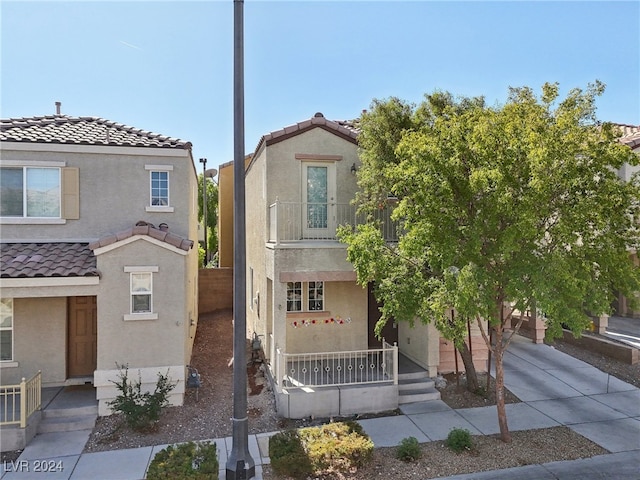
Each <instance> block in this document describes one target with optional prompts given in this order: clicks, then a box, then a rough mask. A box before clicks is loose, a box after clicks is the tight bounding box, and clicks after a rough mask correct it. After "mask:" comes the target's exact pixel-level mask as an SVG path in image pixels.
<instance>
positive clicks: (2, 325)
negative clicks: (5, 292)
mask: <svg viewBox="0 0 640 480" xmlns="http://www.w3.org/2000/svg"><path fill="white" fill-rule="evenodd" d="M12 360H13V299H12V298H3V299H2V300H0V361H2V362H10V361H12Z"/></svg>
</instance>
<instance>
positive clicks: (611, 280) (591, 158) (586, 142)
mask: <svg viewBox="0 0 640 480" xmlns="http://www.w3.org/2000/svg"><path fill="white" fill-rule="evenodd" d="M603 91H604V86H603V85H602V84H601V83H599V82H596V83H595V84H593V85H589V88H588V89H587V90H586V91H583V90H581V89H574V90H572V91H570V92H569V94H568V96H567V98H566V99H564V100H562V101H558V97H559V95H558V85H557V84H545V85H544V86H543V88H542V95H541V97H540V98H537V97H536V96H535V95H534V93H533V91H532V90H531V89H529V88H517V89H511V90H510V94H509V98H508V101H507V102H506V104H504V105H503V106H496V107H486V106H485V105H484V102H482V101H480V100H464V101H462V102H452V101H451V99H452V97H451V95H450V94H448V93H444V94H443V93H439V92H436V93H435V94H433V95H427V96H426V100H425V102H423V104H422V105H420V107H419V108H418V109H415V110H413V109H410V113H411V115H410V119H411V122H408V126H404V127H402V128H398V127H397V124H395V123H392V124H391V125H392V128H389V126H387V125H384V124H380V122H377V121H376V118H375V106H376V105H377V104H376V103H375V102H374V112H373V113H372V114H368V113H365V114H364V115H363V117H362V119H361V128H362V131H363V133H365V134H366V135H377V137H378V138H382V139H386V138H393V141H390V143H391V144H392V143H393V142H395V141H396V140H397V138H398V137H399V138H400V140H399V141H398V142H397V146H396V147H395V149H391V148H388V149H387V150H388V152H392V153H388V155H390V157H389V158H388V159H386V160H385V159H382V160H381V159H380V158H375V159H371V158H370V156H369V155H371V156H373V157H375V156H376V149H373V150H372V151H371V152H368V150H367V148H368V144H367V143H366V142H365V143H364V144H361V145H362V147H363V149H364V151H363V154H362V161H363V166H362V168H361V169H360V172H359V175H360V177H359V182H360V186H361V188H362V192H361V194H360V195H359V197H358V200H359V202H360V203H361V204H362V205H363V208H364V209H366V208H371V205H372V201H373V202H374V205H375V204H376V203H377V202H381V201H382V202H383V201H386V200H385V198H383V197H382V196H381V195H383V192H384V191H385V190H386V191H388V192H391V193H392V194H393V195H395V196H396V197H397V198H398V206H397V208H396V209H395V210H394V212H393V218H394V219H395V220H397V221H398V222H400V225H401V227H402V230H401V231H402V232H403V233H402V235H401V238H400V240H399V242H398V244H397V246H391V245H387V244H386V243H385V242H384V240H383V239H382V237H381V234H380V232H379V229H378V228H377V226H376V225H375V224H374V223H372V222H371V223H369V224H366V225H363V226H360V227H358V228H357V229H356V230H355V231H349V230H347V229H343V230H342V231H341V238H342V239H343V241H345V242H346V243H347V244H348V250H347V251H348V258H349V261H351V262H352V263H353V264H354V267H355V269H356V272H357V275H358V281H359V282H360V283H366V282H368V281H371V280H375V281H376V284H377V285H378V295H379V297H380V298H379V300H382V301H383V302H384V306H383V309H382V313H383V318H390V316H393V317H394V318H396V319H398V320H408V321H410V322H412V321H414V319H415V318H420V319H421V320H422V321H425V322H428V321H434V322H435V325H436V327H437V328H438V329H439V330H440V331H441V332H442V333H443V335H444V336H445V337H448V338H460V336H461V334H462V332H463V330H464V328H465V327H466V320H467V319H475V320H476V322H477V324H478V327H479V329H480V331H481V333H482V336H483V338H484V340H485V342H486V344H487V347H488V348H489V349H490V350H491V352H492V353H493V357H494V358H495V363H496V382H495V383H496V385H495V388H496V403H497V410H498V421H499V425H500V433H501V438H502V440H503V441H505V442H508V441H510V440H511V435H510V433H509V429H508V425H507V417H506V412H505V399H504V368H503V357H504V353H505V351H506V349H507V348H508V346H509V343H510V342H511V339H512V338H513V335H514V334H515V333H517V332H518V330H519V328H520V325H521V323H522V318H521V319H520V321H519V322H518V323H517V324H516V326H515V327H514V329H513V331H512V332H511V333H509V332H508V328H509V327H510V326H511V320H512V315H513V313H514V312H515V311H521V312H522V311H526V310H529V309H530V308H531V307H532V306H534V305H535V306H536V309H537V311H538V312H540V313H542V314H543V316H544V318H545V320H546V326H547V335H548V336H550V337H555V336H559V335H560V334H561V332H562V324H565V325H567V326H568V327H569V328H570V329H571V330H572V331H573V332H574V334H576V335H579V334H580V332H581V331H582V330H583V329H584V328H585V327H587V325H589V323H590V318H589V314H596V315H598V314H602V313H605V312H608V311H609V310H610V305H611V302H612V300H613V298H614V296H613V290H614V289H617V290H619V291H620V292H622V293H623V294H626V295H628V296H631V293H632V292H634V291H637V290H639V289H640V271H639V270H638V269H637V268H634V266H633V263H632V261H631V259H630V256H629V249H632V248H637V245H638V243H640V236H639V231H638V224H639V223H638V222H639V220H640V200H639V199H640V184H639V181H638V178H637V177H635V178H634V179H633V180H632V181H631V182H629V183H625V182H623V181H622V180H621V179H620V178H619V177H618V176H617V174H616V172H617V170H618V169H620V167H622V165H623V164H624V163H625V162H627V163H629V164H631V165H637V164H638V158H637V157H636V156H635V155H633V153H632V152H631V150H630V149H629V148H628V147H626V146H623V145H621V144H620V143H619V142H617V140H616V135H617V134H616V131H615V129H614V128H613V127H612V126H611V125H608V124H604V125H600V124H599V123H597V122H596V119H595V99H596V97H597V96H599V95H601V94H602V92H603ZM389 103H392V104H395V103H397V100H391V101H389ZM370 115H371V116H370ZM402 118H404V117H402ZM370 122H371V125H369V123H370ZM376 129H377V130H376ZM366 138H367V137H366V136H365V139H366ZM370 160H371V161H370ZM378 170H379V171H378ZM374 177H377V178H379V179H380V182H384V185H383V186H380V185H379V184H378V183H377V182H376V180H375V178H374ZM451 308H454V309H455V311H456V312H457V313H458V315H457V316H456V318H457V319H459V321H454V322H451V321H450V319H449V318H448V317H447V315H446V313H447V312H448V311H449V309H451ZM485 321H486V322H488V325H489V328H490V329H492V330H493V332H494V333H495V337H494V342H491V341H490V338H489V337H490V335H489V332H487V329H486V328H485V323H484V322H485Z"/></svg>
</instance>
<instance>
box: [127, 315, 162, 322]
mask: <svg viewBox="0 0 640 480" xmlns="http://www.w3.org/2000/svg"><path fill="white" fill-rule="evenodd" d="M157 319H158V314H157V313H127V314H125V316H124V321H125V322H131V321H136V320H157Z"/></svg>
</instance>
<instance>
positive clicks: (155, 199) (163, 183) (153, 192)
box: [144, 165, 173, 212]
mask: <svg viewBox="0 0 640 480" xmlns="http://www.w3.org/2000/svg"><path fill="white" fill-rule="evenodd" d="M144 168H145V169H146V170H148V171H149V206H147V209H146V210H147V212H173V207H171V206H170V205H171V202H170V189H169V173H170V172H171V171H172V170H173V165H145V167H144Z"/></svg>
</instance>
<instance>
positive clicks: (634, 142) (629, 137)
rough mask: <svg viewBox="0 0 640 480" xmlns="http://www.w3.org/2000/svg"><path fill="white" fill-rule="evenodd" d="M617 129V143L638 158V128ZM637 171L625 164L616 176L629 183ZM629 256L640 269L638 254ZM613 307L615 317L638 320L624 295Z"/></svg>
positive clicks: (634, 251)
mask: <svg viewBox="0 0 640 480" xmlns="http://www.w3.org/2000/svg"><path fill="white" fill-rule="evenodd" d="M618 127H619V128H620V130H621V132H622V136H621V137H620V139H619V141H620V142H621V143H623V144H625V145H627V146H628V147H629V148H630V149H631V150H632V151H633V152H634V153H635V154H636V155H638V156H640V126H636V125H621V124H620V125H618ZM638 171H640V167H638V166H635V167H634V166H631V165H629V164H626V163H625V164H624V165H623V166H622V167H621V168H620V170H618V175H619V176H620V178H622V179H623V180H626V181H629V180H631V176H632V175H634V174H637V173H638ZM630 254H631V258H632V259H633V261H634V262H635V264H636V266H638V267H639V268H640V259H638V252H637V251H636V250H633V251H631V252H630ZM614 307H615V313H616V314H617V315H622V316H625V317H634V318H640V311H633V310H631V309H630V308H629V306H628V303H627V299H626V298H625V297H624V295H619V296H618V301H617V302H616V304H615V305H614Z"/></svg>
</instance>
